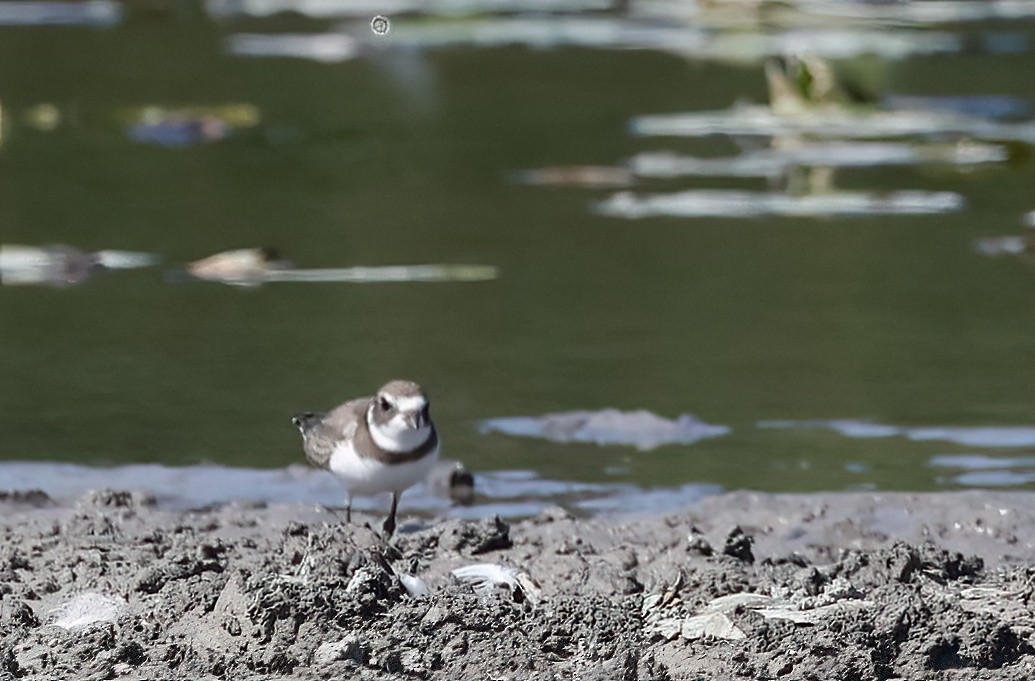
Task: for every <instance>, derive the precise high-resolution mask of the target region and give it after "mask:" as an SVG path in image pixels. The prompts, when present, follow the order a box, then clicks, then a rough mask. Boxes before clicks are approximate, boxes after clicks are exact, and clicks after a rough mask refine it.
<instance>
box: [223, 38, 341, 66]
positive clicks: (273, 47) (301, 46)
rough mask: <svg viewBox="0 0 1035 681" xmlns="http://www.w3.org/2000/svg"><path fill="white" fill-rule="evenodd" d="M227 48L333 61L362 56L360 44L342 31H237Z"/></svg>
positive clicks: (246, 54)
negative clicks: (275, 32)
mask: <svg viewBox="0 0 1035 681" xmlns="http://www.w3.org/2000/svg"><path fill="white" fill-rule="evenodd" d="M227 51H228V52H230V54H234V55H237V56H241V57H293V58H296V59H311V60H313V61H318V62H325V63H333V62H342V61H346V60H348V59H352V58H354V57H357V56H359V44H358V43H357V42H356V40H355V39H353V38H352V37H351V36H348V35H345V34H342V33H309V34H306V33H278V34H272V33H269V34H267V33H238V34H235V35H232V36H230V38H229V39H228V40H227Z"/></svg>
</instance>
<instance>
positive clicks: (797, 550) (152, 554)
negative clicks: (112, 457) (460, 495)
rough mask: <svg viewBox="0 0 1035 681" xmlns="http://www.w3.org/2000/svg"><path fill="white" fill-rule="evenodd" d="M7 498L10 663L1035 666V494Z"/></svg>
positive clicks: (8, 671) (94, 673) (12, 672)
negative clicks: (402, 505)
mask: <svg viewBox="0 0 1035 681" xmlns="http://www.w3.org/2000/svg"><path fill="white" fill-rule="evenodd" d="M0 511H2V519H0V533H2V542H0V679H11V678H29V679H42V678H62V679H63V678H69V679H159V678H161V679H230V678H233V679H242V678H284V679H309V678H328V679H329V678H361V679H465V678H472V679H473V678H479V679H488V678H492V679H554V678H556V679H572V678H578V679H698V678H734V677H742V678H754V679H777V678H786V679H817V680H818V679H859V680H860V681H861V680H862V679H893V678H909V679H916V678H925V679H926V678H932V679H943V678H944V679H993V678H994V679H1027V678H1035V638H1033V637H1035V544H1033V541H1035V533H1033V531H1032V530H1033V528H1035V494H1028V493H994V492H958V493H956V492H952V493H936V494H874V493H845V494H810V495H763V494H751V493H743V492H742V493H727V494H719V495H714V496H709V497H706V498H704V499H701V500H700V501H698V502H696V503H694V504H693V505H691V506H689V507H687V508H685V509H683V510H680V511H678V512H671V513H666V514H663V515H656V516H650V517H634V516H628V517H618V516H610V517H598V518H591V519H578V518H573V517H571V516H570V515H569V514H567V513H566V512H565V511H563V510H562V509H560V508H555V509H550V510H547V511H545V512H543V513H540V514H539V515H537V516H535V517H532V518H528V519H525V520H520V521H503V520H500V519H498V518H495V517H489V518H484V519H481V520H460V519H449V520H437V521H434V520H427V519H423V518H414V517H412V516H411V517H407V516H405V515H403V517H402V518H401V519H400V520H401V525H400V531H399V532H398V534H397V536H396V537H395V539H393V541H392V542H391V543H390V544H387V545H386V544H385V543H384V542H382V541H381V539H380V538H379V537H378V536H377V535H376V534H375V533H374V532H372V531H371V530H370V529H369V528H367V527H366V526H365V525H364V523H365V522H369V523H370V524H371V525H374V526H375V527H376V526H378V525H379V524H380V517H379V516H371V515H364V514H361V515H360V517H359V521H360V522H359V523H358V524H354V525H345V524H344V523H343V522H342V521H341V519H340V518H339V517H338V516H336V515H335V514H334V513H333V512H329V511H326V510H324V509H322V508H317V507H313V506H306V505H300V504H286V505H268V506H267V505H262V504H251V505H239V504H230V505H220V506H214V507H209V508H204V509H197V510H191V511H184V510H171V509H167V508H164V507H162V506H161V505H156V504H154V502H153V500H151V499H150V498H148V497H147V496H146V495H142V494H139V493H138V494H134V493H130V492H119V491H111V490H104V491H97V492H93V493H90V494H88V495H86V496H84V497H82V498H81V499H79V500H78V501H77V502H76V503H75V504H74V505H60V504H56V503H54V502H53V501H52V500H50V499H49V498H48V497H46V495H43V494H30V493H24V492H20V493H16V494H15V493H8V494H6V495H0ZM485 564H489V565H492V566H493V567H485ZM471 566H475V567H474V568H473V570H472V568H471ZM478 566H481V567H478ZM464 568H467V570H466V571H465V570H464ZM458 569H459V572H456V573H454V571H455V570H458ZM471 572H473V573H474V574H473V575H472V574H469V573H471Z"/></svg>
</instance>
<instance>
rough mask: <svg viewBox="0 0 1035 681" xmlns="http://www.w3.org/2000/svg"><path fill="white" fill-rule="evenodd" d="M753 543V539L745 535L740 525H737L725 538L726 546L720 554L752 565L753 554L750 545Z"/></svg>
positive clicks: (753, 560)
mask: <svg viewBox="0 0 1035 681" xmlns="http://www.w3.org/2000/svg"><path fill="white" fill-rule="evenodd" d="M754 543H755V539H754V537H752V536H751V535H749V534H745V532H744V530H743V529H742V528H741V527H740V525H737V526H736V527H734V528H733V529H732V530H730V533H729V536H728V537H726V546H725V547H724V548H723V550H722V552H723V553H724V554H726V555H727V556H732V557H734V558H736V559H738V560H742V561H744V562H745V563H754V562H755V554H753V553H752V552H751V545H752V544H754Z"/></svg>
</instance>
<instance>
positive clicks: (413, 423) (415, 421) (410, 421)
mask: <svg viewBox="0 0 1035 681" xmlns="http://www.w3.org/2000/svg"><path fill="white" fill-rule="evenodd" d="M403 418H404V419H405V420H406V425H407V426H409V427H410V428H413V429H414V430H416V429H418V428H423V427H424V418H423V417H422V416H421V413H420V412H419V411H415V412H411V413H409V414H406V416H404V417H403Z"/></svg>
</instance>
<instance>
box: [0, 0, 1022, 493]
mask: <svg viewBox="0 0 1035 681" xmlns="http://www.w3.org/2000/svg"><path fill="white" fill-rule="evenodd" d="M1033 50H1035V2H1033V1H1032V0H974V1H970V0H915V1H901V2H874V3H868V2H852V1H849V0H800V1H797V2H795V1H793V0H792V1H790V2H779V3H770V2H764V1H752V0H728V1H723V0H713V1H711V2H705V1H703V0H702V1H693V0H625V1H621V0H616V1H611V0H580V1H578V2H576V1H566V2H561V1H560V0H382V1H380V2H378V1H377V0H355V1H351V0H208V1H207V2H204V1H201V0H125V1H122V2H119V1H116V0H78V1H70V2H56V1H55V2H32V1H30V2H12V1H10V0H4V1H2V2H0V243H3V244H4V249H5V250H4V251H3V252H2V253H0V459H2V460H3V461H4V462H6V463H4V464H2V465H0V487H10V486H18V485H20V484H30V483H31V486H34V487H42V488H43V489H47V485H48V484H49V483H48V480H49V478H48V476H49V475H58V472H60V471H65V472H66V473H67V471H69V470H75V471H80V472H81V469H68V468H63V467H62V466H61V465H53V464H80V465H87V466H91V467H98V466H99V467H110V466H127V465H139V464H147V465H154V464H158V465H160V466H162V467H172V469H171V470H174V471H181V472H182V467H183V466H196V465H205V466H209V467H212V466H215V467H226V468H227V469H228V470H237V469H262V470H269V471H280V470H283V469H285V468H286V467H288V466H291V465H295V464H300V463H302V454H301V443H300V439H299V436H298V433H297V431H296V430H295V429H294V427H293V426H292V425H291V422H290V417H291V415H292V414H294V413H297V412H299V411H305V410H323V409H327V408H329V407H331V406H333V405H335V404H337V403H339V402H342V401H344V400H345V399H349V398H352V397H355V396H360V395H366V394H372V393H373V391H374V390H376V389H377V387H378V386H380V385H381V384H382V383H384V382H385V381H387V380H388V379H391V378H395V377H404V378H409V379H413V380H417V381H419V382H421V383H422V384H424V385H425V387H426V388H427V390H428V392H429V393H430V395H431V397H432V404H433V407H432V413H433V416H434V418H435V420H436V423H437V424H438V427H439V429H440V431H441V433H442V438H443V442H444V451H443V455H444V456H448V457H450V458H456V459H460V460H461V461H463V462H464V463H465V464H466V465H467V467H468V468H470V469H472V470H473V471H475V472H476V473H477V474H480V475H483V476H487V477H485V478H484V479H485V480H487V481H488V482H487V483H486V484H485V485H483V487H482V493H483V494H486V495H490V496H491V495H492V494H497V495H499V496H500V497H503V496H507V495H508V494H509V495H510V496H512V497H514V498H515V499H516V498H518V497H520V496H521V495H528V496H530V497H534V496H536V495H541V496H543V495H545V496H550V495H553V497H556V498H558V499H562V500H563V499H565V498H568V497H565V495H574V496H571V497H570V498H572V499H577V500H581V501H578V502H577V503H576V502H572V503H575V505H578V504H583V503H584V505H585V507H586V508H593V503H605V502H601V501H600V499H603V498H611V497H609V496H608V495H609V494H611V491H614V490H622V491H623V494H625V496H622V501H621V502H615V503H619V505H626V506H627V507H636V508H640V507H643V508H647V507H649V506H650V505H651V504H663V503H664V501H663V500H664V499H669V498H670V497H671V496H672V495H675V497H677V498H678V499H680V500H682V499H685V498H686V497H687V495H690V496H692V495H693V494H697V493H702V492H704V491H711V490H716V489H737V488H751V489H758V490H767V491H806V490H847V489H893V490H935V489H957V488H961V487H972V486H982V487H987V486H1008V487H1021V488H1029V487H1032V486H1033V485H1035V390H1033V378H1035V341H1033V339H1035V295H1033V292H1035V267H1033V264H1035V261H1033V260H1032V258H1031V256H1030V255H1029V233H1030V235H1031V237H1035V232H1033V231H1032V229H1031V226H1030V225H1031V224H1032V223H1035V213H1032V211H1035V192H1033V189H1035V163H1033V159H1032V145H1033V144H1035V110H1033V106H1032V104H1033V102H1035V78H1032V73H1033V67H1035V53H1033ZM1032 243H1035V241H1033V242H1032ZM243 248H270V249H276V251H277V253H278V255H277V256H276V257H275V258H273V259H268V258H267V259H264V258H262V257H260V256H258V255H257V256H256V257H257V258H258V260H257V261H256V262H251V261H249V263H248V264H247V265H246V268H245V269H246V271H245V272H244V274H241V273H240V272H239V271H236V270H234V271H232V272H231V274H229V275H228V274H226V273H225V272H220V271H217V272H216V273H215V274H212V273H211V272H209V271H207V270H206V271H205V272H202V271H201V270H200V269H199V268H198V267H197V266H191V265H190V263H194V262H196V261H198V260H199V259H202V258H206V257H208V256H212V255H213V254H218V253H223V252H225V251H228V250H230V249H243ZM250 253H253V254H255V253H257V252H250ZM238 255H239V254H238ZM284 261H290V264H289V263H287V262H284ZM403 265H405V266H411V265H434V266H435V267H438V268H439V269H435V270H433V273H432V275H430V276H427V277H422V276H418V275H413V273H412V272H410V271H409V270H401V271H398V270H390V271H389V272H394V273H393V274H391V275H390V276H387V277H384V278H381V279H378V277H377V276H376V273H377V272H379V271H382V270H375V269H367V270H359V271H357V270H355V269H354V268H357V267H362V268H380V267H395V266H403ZM457 265H476V266H478V267H479V268H480V269H479V270H478V272H479V273H481V274H479V275H478V276H471V277H465V276H463V274H462V272H463V270H452V269H450V268H453V267H454V266H457ZM192 267H193V268H194V269H193V271H192ZM185 268H186V269H185ZM344 268H350V269H344ZM285 270H286V271H288V272H289V274H287V275H284V274H283V271H285ZM312 270H316V271H318V272H321V274H319V276H315V278H314V277H312V276H309V275H307V274H305V273H306V272H309V271H312ZM328 271H329V273H328ZM458 271H459V272H461V274H460V275H457V276H452V275H450V274H449V272H454V274H455V272H458ZM278 272H281V274H279V275H278ZM290 272H294V273H295V274H290ZM299 272H302V274H301V275H299V274H298V273H299ZM335 272H337V273H338V274H335ZM357 272H358V274H357ZM436 272H445V273H446V274H444V275H442V276H438V275H437V274H435V273H436ZM371 273H374V274H373V275H371ZM486 273H488V274H486ZM192 275H193V276H192ZM339 275H340V276H339ZM482 275H484V276H482ZM370 276H373V278H374V279H375V281H366V279H369V278H370ZM605 409H617V410H622V411H623V412H636V411H638V410H645V411H646V412H650V415H648V414H632V415H629V414H624V415H623V414H621V413H618V412H603V417H602V418H594V417H593V415H597V416H599V412H600V410H605ZM573 411H585V412H588V413H587V414H583V415H581V416H577V417H571V418H575V419H576V421H577V422H576V423H575V425H571V424H570V423H568V422H567V421H565V422H564V423H562V424H561V426H560V427H552V426H551V424H554V425H556V424H555V423H554V422H553V421H551V419H556V418H561V419H562V420H563V418H565V417H555V416H551V415H556V414H565V413H567V412H573ZM684 414H689V415H692V416H687V417H684V418H683V419H682V421H679V422H677V423H678V424H681V426H684V427H681V428H676V427H674V426H673V425H672V424H670V423H668V422H667V421H662V420H661V419H666V420H667V419H677V418H678V417H680V416H681V415H684ZM651 415H653V416H651ZM519 416H520V417H534V418H531V419H526V420H522V421H520V422H511V421H490V422H489V423H486V421H487V420H490V419H505V418H507V417H519ZM540 417H546V418H545V420H541V418H540ZM626 417H627V418H626ZM579 419H581V420H579ZM565 424H567V425H565ZM670 431H671V432H670ZM645 433H646V435H645ZM670 435H671V437H669V436H670ZM528 436H531V437H528ZM541 436H546V437H541ZM654 436H657V437H656V438H654ZM643 437H647V439H648V440H650V442H649V443H647V444H644V440H643V439H642V438H643ZM651 438H654V439H651ZM572 440H575V441H572ZM587 440H588V441H587ZM595 440H602V441H605V442H606V443H605V444H597V443H596V442H595ZM37 464H45V465H37ZM26 466H28V468H27V467H26ZM210 469H211V468H207V469H199V470H210ZM102 470H104V471H108V472H106V473H102V475H105V476H107V475H114V474H115V473H112V471H116V472H117V471H118V470H122V469H102ZM144 470H147V471H151V473H149V475H153V474H154V471H155V470H157V469H156V468H146V469H144ZM162 470H165V469H164V468H162ZM77 475H78V473H77ZM299 475H301V474H299ZM5 477H6V478H7V480H6V481H5V480H4V478H5ZM66 477H67V476H66ZM242 479H243V478H236V480H238V481H240V480H242ZM508 480H509V481H510V482H507V481H508ZM515 481H522V485H525V487H522V488H521V489H523V490H524V491H522V492H518V491H517V490H518V487H519V485H518V483H517V482H515ZM530 481H533V482H534V481H540V483H541V484H538V486H537V484H531V483H530ZM5 482H6V484H5ZM236 484H237V483H234V482H229V483H226V488H225V489H230V488H234V486H235V485H236ZM241 484H245V483H241ZM494 485H495V486H494ZM493 490H495V491H493ZM544 490H546V491H544ZM271 494H273V493H272V492H271ZM652 495H653V496H652ZM666 495H669V496H666ZM553 497H551V498H553ZM590 497H592V498H593V499H596V501H595V502H594V501H593V500H592V499H590ZM587 500H589V501H587ZM404 505H405V503H404Z"/></svg>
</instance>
